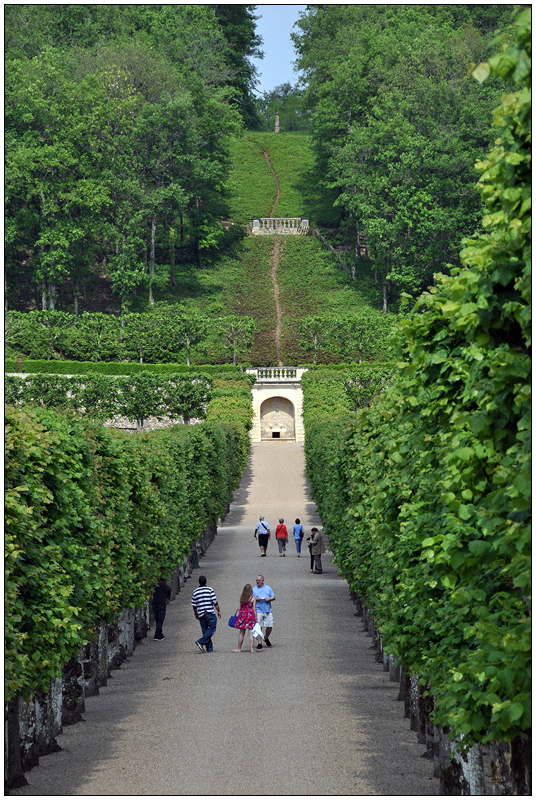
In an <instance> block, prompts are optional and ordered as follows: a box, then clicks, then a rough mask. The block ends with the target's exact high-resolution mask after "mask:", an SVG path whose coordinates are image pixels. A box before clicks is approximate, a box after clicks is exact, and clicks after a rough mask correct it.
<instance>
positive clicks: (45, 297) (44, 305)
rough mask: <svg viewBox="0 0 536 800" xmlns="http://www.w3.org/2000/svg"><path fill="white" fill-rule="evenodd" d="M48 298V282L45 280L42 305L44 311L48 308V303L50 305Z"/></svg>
mask: <svg viewBox="0 0 536 800" xmlns="http://www.w3.org/2000/svg"><path fill="white" fill-rule="evenodd" d="M47 300H48V297H47V282H46V281H45V280H43V281H42V282H41V307H42V309H43V311H46V310H47V305H48V303H47Z"/></svg>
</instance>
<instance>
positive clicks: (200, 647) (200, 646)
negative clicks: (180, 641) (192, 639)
mask: <svg viewBox="0 0 536 800" xmlns="http://www.w3.org/2000/svg"><path fill="white" fill-rule="evenodd" d="M196 645H197V646H198V648H199V649H200V650H201V652H202V653H204V652H205V645H204V644H200V643H199V642H196Z"/></svg>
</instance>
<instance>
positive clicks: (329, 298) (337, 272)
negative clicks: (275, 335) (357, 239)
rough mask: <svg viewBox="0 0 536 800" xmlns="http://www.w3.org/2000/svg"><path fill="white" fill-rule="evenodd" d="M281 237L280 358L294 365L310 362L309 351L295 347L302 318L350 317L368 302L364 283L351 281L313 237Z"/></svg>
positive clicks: (279, 271) (367, 304) (279, 270)
mask: <svg viewBox="0 0 536 800" xmlns="http://www.w3.org/2000/svg"><path fill="white" fill-rule="evenodd" d="M281 238H282V245H283V246H282V248H281V258H280V262H279V268H278V271H277V280H278V283H279V300H280V303H281V308H282V312H283V332H282V336H281V359H282V360H283V362H284V363H285V364H290V365H295V364H301V363H304V362H306V361H311V360H312V352H311V353H309V352H306V351H304V350H302V349H301V347H300V346H299V339H300V333H299V326H300V320H301V319H302V318H303V317H307V316H310V315H316V314H318V315H324V314H333V315H338V314H351V313H352V312H355V311H357V310H359V309H361V308H365V307H369V308H370V303H369V302H368V301H367V299H366V295H367V291H366V290H367V288H368V287H367V286H365V284H364V282H363V285H361V286H360V283H359V282H356V281H352V279H351V278H350V276H349V275H348V274H347V273H346V272H344V271H343V270H342V269H341V267H340V266H339V265H338V262H337V260H336V258H335V257H334V256H333V255H332V254H330V253H329V252H328V251H327V250H326V249H325V248H324V247H323V246H322V244H321V243H320V242H319V240H318V239H317V238H316V237H312V236H286V237H281ZM370 280H372V279H370ZM335 360H336V359H335Z"/></svg>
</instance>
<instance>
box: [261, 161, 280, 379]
mask: <svg viewBox="0 0 536 800" xmlns="http://www.w3.org/2000/svg"><path fill="white" fill-rule="evenodd" d="M262 152H263V155H264V157H265V159H266V162H267V164H268V166H269V167H270V169H271V170H272V175H273V176H274V181H275V185H276V189H277V193H276V196H275V200H274V204H273V206H272V208H271V211H270V218H272V217H273V215H274V211H275V207H276V206H277V203H278V202H279V195H280V191H279V181H278V180H277V174H276V171H275V169H274V168H273V167H272V163H271V161H270V158H269V156H268V153H267V152H266V150H263V151H262ZM280 249H281V240H280V239H279V238H277V239H275V241H274V249H273V250H272V255H271V258H270V263H271V266H272V269H271V273H270V274H271V276H272V283H273V284H274V300H275V311H276V314H277V325H276V327H275V332H274V336H275V351H276V358H277V365H278V367H282V366H283V362H282V361H281V355H280V345H281V331H282V330H283V312H282V311H281V304H280V302H279V284H278V282H277V268H278V266H279V251H280Z"/></svg>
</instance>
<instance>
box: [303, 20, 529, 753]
mask: <svg viewBox="0 0 536 800" xmlns="http://www.w3.org/2000/svg"><path fill="white" fill-rule="evenodd" d="M528 63H530V12H528V11H527V12H523V13H522V14H520V15H519V16H518V18H517V20H516V35H515V43H512V42H505V46H504V48H503V52H502V54H500V57H494V58H493V59H490V61H489V62H488V65H487V66H482V65H481V67H479V68H477V70H476V76H477V77H481V76H482V75H484V74H486V73H487V72H488V71H489V72H490V74H496V75H504V76H506V77H507V78H509V79H511V78H512V77H513V76H514V75H515V76H516V79H517V80H518V81H519V82H520V83H521V84H522V88H521V89H520V90H519V91H516V92H513V93H512V94H510V95H507V96H506V97H505V98H503V104H502V106H501V107H500V108H499V109H498V110H497V112H496V114H495V117H496V123H497V125H498V126H499V135H498V138H497V140H496V144H495V147H494V148H493V149H492V150H491V152H490V154H489V156H488V157H487V159H486V160H485V162H483V163H482V165H481V166H480V169H481V171H482V178H481V180H480V182H479V192H480V194H481V197H482V200H483V202H484V203H485V205H486V207H487V214H486V216H485V217H484V220H483V226H484V229H485V233H484V234H483V235H481V236H479V237H478V238H475V239H472V240H468V241H467V242H465V247H464V249H463V250H462V252H461V256H460V257H461V260H462V264H463V269H458V270H454V272H453V275H452V276H450V277H447V276H444V275H441V276H440V275H437V276H436V281H437V286H436V287H435V288H433V289H430V291H429V292H428V293H426V294H423V295H421V297H420V298H419V300H418V301H417V304H416V306H415V310H414V311H415V313H413V314H412V316H411V317H410V318H409V319H406V320H404V321H402V322H401V326H400V327H401V331H402V334H401V337H400V342H399V364H398V374H397V375H396V379H395V380H394V381H393V382H392V384H391V385H390V386H389V387H388V388H387V389H386V390H385V392H384V393H383V394H381V395H380V397H379V398H377V399H376V400H375V401H374V402H373V403H372V405H371V406H370V407H366V408H359V410H358V411H357V412H353V413H352V412H351V411H349V408H350V399H351V395H352V392H353V388H352V387H349V386H348V384H347V385H346V388H347V389H350V391H348V392H347V393H346V395H344V399H343V393H344V388H343V383H342V381H340V380H339V381H338V382H336V381H333V379H331V378H330V373H329V371H328V370H320V369H318V370H313V371H311V372H309V373H307V374H306V376H304V379H303V385H304V395H305V396H304V422H305V427H306V456H307V471H308V475H309V479H310V481H311V486H312V491H313V496H314V498H315V502H316V503H317V506H318V509H319V513H320V515H321V516H322V518H323V519H324V521H325V527H326V530H327V532H328V533H329V535H330V544H331V547H332V549H333V551H334V553H335V556H336V559H337V562H338V564H339V568H340V571H341V573H342V574H343V575H344V576H345V577H346V578H347V579H348V581H349V583H350V586H351V588H352V589H353V590H355V591H356V592H357V593H359V594H360V595H361V596H362V597H363V598H364V600H365V602H366V604H367V605H368V606H370V607H372V608H373V611H374V616H375V619H376V621H377V623H378V625H379V628H380V632H381V635H382V638H383V641H384V646H385V648H386V649H387V650H388V651H389V652H391V653H393V655H395V657H396V658H397V660H398V661H399V663H401V664H403V665H404V666H406V667H407V668H408V669H411V670H413V671H414V672H415V673H416V674H417V675H419V677H420V679H421V682H422V683H423V684H427V685H428V687H429V691H430V692H431V693H432V694H433V696H434V699H435V711H434V719H435V722H436V723H437V724H439V725H442V726H446V727H449V728H451V729H452V735H453V736H457V737H462V736H463V740H462V741H461V745H460V746H462V747H464V748H467V747H470V746H471V745H472V744H473V743H474V742H488V741H490V740H492V739H493V740H496V741H510V740H512V739H513V738H515V737H516V736H518V735H520V734H521V735H524V734H525V733H526V732H527V731H528V729H529V727H530V690H531V683H530V677H529V651H530V555H531V553H530V475H531V460H530V433H529V430H530V375H531V363H530V351H529V343H530V233H529V231H530V227H529V226H530V216H529V208H530V203H529V198H530V182H529V170H528V165H529V146H528V145H529V136H530V134H529V127H528V119H529V110H530V89H529V87H530V77H529V72H528V70H527V64H528ZM343 374H344V373H343ZM323 377H325V378H326V382H325V387H324V388H323V389H322V391H321V393H319V390H318V383H319V382H320V383H322V380H323ZM319 394H320V395H321V397H323V398H324V399H323V401H322V400H320V401H319V400H318V399H317V398H318V397H319ZM330 394H331V395H332V397H333V406H334V411H333V413H331V414H330V408H329V395H330ZM357 399H358V400H359V398H357ZM360 402H361V401H360ZM357 405H358V407H359V403H358V404H357ZM365 405H366V404H365ZM347 409H348V410H347Z"/></svg>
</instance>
